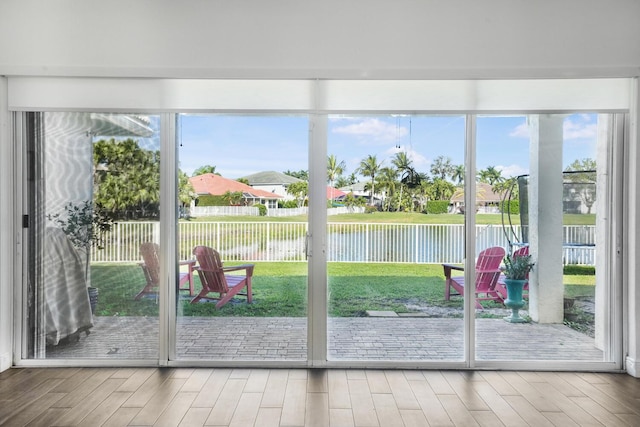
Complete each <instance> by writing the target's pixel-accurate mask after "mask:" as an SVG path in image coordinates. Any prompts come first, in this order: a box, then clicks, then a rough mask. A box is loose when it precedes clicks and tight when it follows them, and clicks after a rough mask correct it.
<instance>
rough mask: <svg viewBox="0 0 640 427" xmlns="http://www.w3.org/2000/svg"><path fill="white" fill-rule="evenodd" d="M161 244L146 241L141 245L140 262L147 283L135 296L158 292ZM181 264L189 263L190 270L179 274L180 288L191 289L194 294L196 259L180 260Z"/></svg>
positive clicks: (190, 293)
mask: <svg viewBox="0 0 640 427" xmlns="http://www.w3.org/2000/svg"><path fill="white" fill-rule="evenodd" d="M158 250H159V246H158V244H157V243H153V242H145V243H143V244H141V245H140V255H141V256H142V260H143V262H142V263H140V267H141V268H142V272H143V273H144V278H145V280H146V281H147V283H146V284H145V285H144V288H142V290H141V291H140V292H138V294H137V295H136V296H135V297H134V299H136V300H139V299H140V298H142V297H143V296H144V295H146V294H156V293H157V289H158V285H159V284H160V258H159V257H158ZM180 265H187V266H188V268H189V271H188V272H186V273H180V274H179V276H178V290H179V291H189V295H193V294H194V292H195V291H194V286H193V266H194V265H195V261H193V260H191V261H180Z"/></svg>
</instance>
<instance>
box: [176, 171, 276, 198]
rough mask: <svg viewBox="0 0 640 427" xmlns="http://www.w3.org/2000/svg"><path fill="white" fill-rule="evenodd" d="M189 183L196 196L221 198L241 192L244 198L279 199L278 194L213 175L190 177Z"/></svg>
mask: <svg viewBox="0 0 640 427" xmlns="http://www.w3.org/2000/svg"><path fill="white" fill-rule="evenodd" d="M189 182H191V185H193V189H194V190H195V192H196V193H197V194H211V195H212V196H222V195H223V194H225V193H226V192H227V191H231V192H235V191H240V192H242V193H243V194H244V195H245V197H247V195H249V196H253V197H254V198H262V199H280V198H282V196H280V195H279V194H274V193H270V192H268V191H264V190H258V189H256V188H253V187H251V186H249V185H246V184H243V183H241V182H238V181H236V180H234V179H228V178H223V177H221V176H220V175H216V174H213V173H205V174H203V175H198V176H192V177H191V178H189Z"/></svg>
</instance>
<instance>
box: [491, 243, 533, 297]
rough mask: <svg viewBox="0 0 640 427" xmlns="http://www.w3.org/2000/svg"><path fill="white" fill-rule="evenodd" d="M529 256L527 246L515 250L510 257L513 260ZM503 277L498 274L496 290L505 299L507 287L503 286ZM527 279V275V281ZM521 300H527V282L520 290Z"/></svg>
mask: <svg viewBox="0 0 640 427" xmlns="http://www.w3.org/2000/svg"><path fill="white" fill-rule="evenodd" d="M526 255H529V246H523V247H521V248H520V249H516V250H515V251H514V252H513V255H511V256H512V257H513V258H517V257H519V256H526ZM504 279H505V275H504V274H500V277H498V285H497V286H496V290H497V291H498V293H499V294H500V296H502V298H503V299H507V287H506V285H505V284H504ZM528 279H529V275H528V274H527V280H528ZM522 298H529V282H528V281H527V283H525V284H524V287H523V288H522Z"/></svg>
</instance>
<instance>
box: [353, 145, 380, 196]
mask: <svg viewBox="0 0 640 427" xmlns="http://www.w3.org/2000/svg"><path fill="white" fill-rule="evenodd" d="M381 167H382V162H380V163H378V159H377V158H376V156H375V155H371V154H369V155H368V156H367V158H366V159H364V160H362V161H361V162H360V166H359V167H358V169H357V170H358V172H360V174H362V176H368V177H370V178H371V188H370V191H371V192H370V193H369V194H370V197H369V204H370V205H373V193H375V181H376V175H377V174H378V172H379V171H380V168H381Z"/></svg>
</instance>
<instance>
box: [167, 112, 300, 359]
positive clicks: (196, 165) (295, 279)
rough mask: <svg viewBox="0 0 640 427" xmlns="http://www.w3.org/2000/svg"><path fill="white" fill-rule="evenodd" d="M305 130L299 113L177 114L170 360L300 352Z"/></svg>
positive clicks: (269, 356) (267, 356)
mask: <svg viewBox="0 0 640 427" xmlns="http://www.w3.org/2000/svg"><path fill="white" fill-rule="evenodd" d="M308 135H309V124H308V119H307V117H306V116H274V115H268V116H267V115H180V116H179V117H178V139H179V142H180V147H179V168H180V170H179V180H178V181H179V203H180V207H179V212H180V220H179V223H178V248H177V250H178V254H179V258H180V259H179V261H180V264H181V271H180V276H179V285H180V291H179V296H178V302H177V307H176V309H177V313H178V317H177V327H176V335H177V336H176V342H177V348H176V357H177V358H178V359H182V360H306V359H307V318H306V316H307V273H306V272H307V262H306V258H305V252H304V249H305V235H306V231H307V213H308V212H307V207H306V194H307V188H308V184H307V180H308V155H307V153H308ZM221 264H223V265H224V268H225V269H224V270H222V269H221V268H220V265H221ZM230 269H231V270H230ZM249 287H250V288H251V292H248V290H249Z"/></svg>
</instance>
